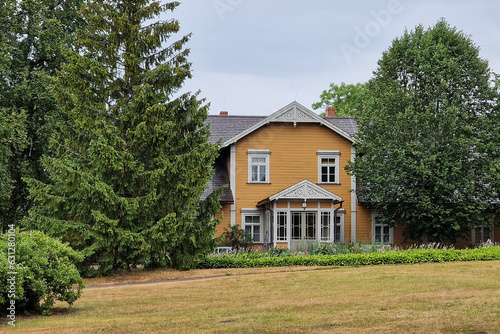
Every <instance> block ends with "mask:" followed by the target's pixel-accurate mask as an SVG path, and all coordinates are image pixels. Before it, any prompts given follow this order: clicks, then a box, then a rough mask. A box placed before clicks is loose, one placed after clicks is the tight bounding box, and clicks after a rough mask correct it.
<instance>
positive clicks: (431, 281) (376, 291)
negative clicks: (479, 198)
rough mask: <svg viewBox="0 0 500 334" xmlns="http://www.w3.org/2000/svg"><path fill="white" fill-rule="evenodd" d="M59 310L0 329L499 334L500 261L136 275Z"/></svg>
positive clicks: (97, 282) (96, 286) (91, 288)
mask: <svg viewBox="0 0 500 334" xmlns="http://www.w3.org/2000/svg"><path fill="white" fill-rule="evenodd" d="M197 278H200V279H197ZM165 279H174V280H171V281H169V282H161V283H153V284H132V285H115V286H112V285H110V286H104V287H103V285H105V284H119V283H127V282H128V283H130V282H147V281H151V280H153V281H158V280H165ZM181 279H185V280H181ZM57 306H58V307H59V308H58V309H57V310H56V312H55V314H54V315H53V316H50V317H31V318H30V317H28V318H26V317H24V316H22V315H20V317H19V318H20V321H18V322H17V324H16V327H13V328H12V327H10V326H9V327H7V326H5V325H0V332H14V333H15V332H17V333H238V334H241V333H471V334H472V333H476V334H479V333H499V332H500V261H490V262H452V263H427V264H418V265H390V266H371V267H359V268H346V267H343V268H324V267H323V268H321V267H313V268H305V267H293V268H255V269H212V270H193V271H189V272H176V271H172V270H166V271H157V272H152V273H151V272H150V273H147V272H136V273H132V274H125V275H120V276H117V277H114V278H111V279H109V278H108V279H94V280H89V281H88V288H87V289H86V290H85V292H84V293H83V296H82V298H81V299H79V300H78V301H77V302H76V303H75V305H74V306H73V307H71V308H68V307H67V306H65V305H64V304H58V305H57Z"/></svg>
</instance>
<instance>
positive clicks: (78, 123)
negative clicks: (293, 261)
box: [30, 0, 220, 273]
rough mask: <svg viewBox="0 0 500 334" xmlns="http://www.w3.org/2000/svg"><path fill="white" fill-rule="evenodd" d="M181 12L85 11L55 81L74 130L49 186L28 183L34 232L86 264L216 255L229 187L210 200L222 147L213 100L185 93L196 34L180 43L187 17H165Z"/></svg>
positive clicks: (49, 164) (142, 6)
mask: <svg viewBox="0 0 500 334" xmlns="http://www.w3.org/2000/svg"><path fill="white" fill-rule="evenodd" d="M178 5H179V3H178V2H169V3H166V4H161V3H160V2H158V1H147V0H142V1H130V0H126V1H107V0H104V1H92V2H88V3H86V4H85V5H84V6H83V7H82V8H83V9H82V15H83V17H84V19H85V21H86V23H87V28H86V29H85V30H79V31H78V32H77V41H76V44H77V46H78V48H79V50H80V52H73V53H71V54H70V55H69V63H68V64H67V65H66V66H64V68H63V70H62V71H61V73H60V75H59V79H58V82H59V85H58V90H57V96H58V101H59V103H60V104H61V106H62V109H63V112H64V114H65V115H67V117H68V119H69V123H70V124H71V126H70V127H63V130H64V131H63V133H62V134H61V137H60V140H59V141H58V142H57V143H55V145H56V148H57V154H56V155H55V156H54V157H47V159H46V160H45V163H46V168H47V170H48V171H49V173H50V177H51V183H42V182H37V181H35V180H31V181H30V192H31V196H32V198H33V199H34V200H35V201H36V203H37V205H36V206H35V207H34V208H33V209H32V210H31V223H32V225H33V226H34V227H37V228H39V229H42V230H43V231H45V232H46V233H48V234H50V235H52V236H57V237H61V238H63V239H64V240H67V241H70V244H71V245H72V246H73V247H74V248H76V249H78V250H81V251H83V252H84V254H85V256H86V261H85V263H84V265H83V266H84V267H83V268H89V267H90V266H91V265H94V264H98V265H99V268H100V271H101V273H106V272H109V271H110V270H116V269H119V268H129V267H130V266H133V265H137V264H141V263H142V264H144V265H145V266H146V267H159V266H167V265H170V266H173V267H176V268H189V267H191V266H193V264H194V261H195V260H196V259H197V257H198V256H200V255H203V254H205V253H206V252H208V251H212V250H213V247H214V240H213V234H214V231H215V225H216V224H217V220H215V219H213V217H214V215H215V214H216V213H217V212H218V210H219V209H220V204H219V197H220V191H217V192H214V193H212V195H211V196H209V197H208V198H207V199H206V200H204V201H202V200H201V195H202V193H203V191H204V189H205V188H206V186H207V183H208V181H209V179H210V177H211V175H212V173H213V170H212V167H211V166H212V164H213V163H214V161H215V158H216V156H217V152H218V147H217V145H215V144H211V143H210V142H209V140H208V139H209V130H208V128H207V126H206V125H205V124H204V121H205V119H206V118H207V111H208V105H207V104H204V100H203V99H199V98H198V93H195V94H192V93H189V92H188V93H181V92H180V89H181V87H182V85H183V83H184V81H185V80H186V79H189V78H190V77H191V64H190V63H189V62H188V60H187V57H188V54H189V49H187V48H186V47H185V44H186V42H187V41H188V39H189V37H190V35H187V36H183V37H181V38H180V39H178V40H174V41H171V38H172V35H173V34H175V33H177V32H178V31H179V22H178V21H177V20H175V19H173V18H168V19H167V20H157V18H158V16H159V15H160V14H162V15H164V17H170V15H171V13H172V12H173V11H174V9H175V8H176V7H177V6H178ZM167 15H168V16H167ZM165 45H167V46H165Z"/></svg>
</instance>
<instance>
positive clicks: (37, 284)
mask: <svg viewBox="0 0 500 334" xmlns="http://www.w3.org/2000/svg"><path fill="white" fill-rule="evenodd" d="M0 253H1V254H2V256H1V257H0V277H1V278H2V279H1V281H0V307H1V308H2V313H3V312H5V310H7V309H8V308H10V309H11V311H12V312H11V313H16V314H20V312H26V311H35V312H42V313H43V314H50V312H49V309H50V307H52V306H53V305H54V303H55V301H56V300H59V301H64V302H67V303H68V304H70V305H71V304H73V303H74V302H75V301H76V300H77V299H78V298H79V297H80V295H81V293H82V290H83V288H84V283H83V279H82V278H81V276H80V273H79V272H78V269H77V267H76V265H75V263H77V262H79V261H82V259H83V258H82V256H81V255H80V254H79V253H77V252H76V251H74V250H73V249H72V248H71V247H69V246H68V245H66V244H63V243H61V242H60V241H58V240H56V239H53V238H51V237H49V236H47V235H45V234H44V233H42V232H39V231H32V232H20V233H19V231H15V233H14V230H12V229H11V230H10V233H5V234H3V235H2V236H1V237H0ZM12 305H14V307H15V312H13V310H12V307H13V306H12Z"/></svg>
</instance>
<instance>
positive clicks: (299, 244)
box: [290, 211, 318, 250]
mask: <svg viewBox="0 0 500 334" xmlns="http://www.w3.org/2000/svg"><path fill="white" fill-rule="evenodd" d="M290 214H291V220H292V221H291V230H292V231H291V232H292V235H291V240H290V248H291V249H293V250H307V249H310V248H312V246H313V245H315V244H317V235H318V233H317V232H318V215H317V212H308V211H305V212H304V211H295V212H294V211H292V212H291V213H290Z"/></svg>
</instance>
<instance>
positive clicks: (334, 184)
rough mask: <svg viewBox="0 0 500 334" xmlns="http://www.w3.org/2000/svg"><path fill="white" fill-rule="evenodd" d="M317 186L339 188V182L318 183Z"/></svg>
mask: <svg viewBox="0 0 500 334" xmlns="http://www.w3.org/2000/svg"><path fill="white" fill-rule="evenodd" d="M316 184H317V185H325V186H340V182H318V183H316Z"/></svg>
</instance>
